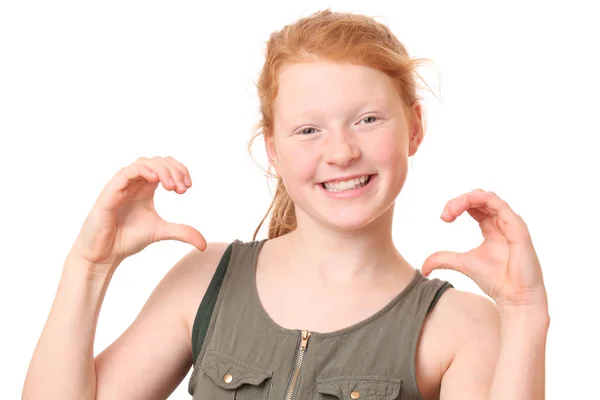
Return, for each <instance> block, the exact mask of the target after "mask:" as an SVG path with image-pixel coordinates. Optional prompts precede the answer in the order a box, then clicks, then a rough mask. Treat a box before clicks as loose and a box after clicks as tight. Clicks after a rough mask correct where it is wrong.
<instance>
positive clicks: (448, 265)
mask: <svg viewBox="0 0 600 400" xmlns="http://www.w3.org/2000/svg"><path fill="white" fill-rule="evenodd" d="M465 261H466V255H465V254H464V253H455V252H452V251H439V252H437V253H433V254H432V255H430V256H429V257H427V259H426V260H425V261H424V262H423V267H422V268H421V271H422V273H423V275H424V276H426V277H428V276H429V274H431V272H432V271H433V270H436V269H451V270H454V271H458V272H460V273H462V274H464V275H466V276H468V277H469V278H471V271H469V269H468V268H467V263H466V262H465Z"/></svg>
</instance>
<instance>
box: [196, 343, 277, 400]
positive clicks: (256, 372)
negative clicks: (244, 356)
mask: <svg viewBox="0 0 600 400" xmlns="http://www.w3.org/2000/svg"><path fill="white" fill-rule="evenodd" d="M199 370H200V371H199V372H200V375H199V376H198V377H197V381H196V383H195V385H194V399H211V400H226V399H229V400H233V399H235V400H250V399H252V400H254V399H264V400H266V399H267V395H268V393H269V388H270V384H271V377H272V376H273V373H272V372H269V371H265V370H263V369H262V368H259V367H257V366H253V365H250V364H247V363H245V362H242V361H240V360H237V359H236V358H234V357H232V356H230V355H227V354H223V353H220V352H218V351H215V350H209V351H208V352H207V353H206V354H205V356H204V359H203V360H202V363H201V364H200V366H199Z"/></svg>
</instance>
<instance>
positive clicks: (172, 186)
mask: <svg viewBox="0 0 600 400" xmlns="http://www.w3.org/2000/svg"><path fill="white" fill-rule="evenodd" d="M136 163H137V164H143V165H146V166H148V168H150V169H151V170H152V171H153V172H155V173H156V174H157V175H158V176H159V177H160V182H161V183H162V185H163V187H164V188H165V190H169V191H170V190H175V191H177V184H176V183H175V180H174V179H173V177H172V172H171V169H170V168H169V167H168V165H167V164H166V163H165V162H163V161H162V160H161V159H160V158H159V157H152V158H145V157H142V158H139V159H138V160H137V161H136Z"/></svg>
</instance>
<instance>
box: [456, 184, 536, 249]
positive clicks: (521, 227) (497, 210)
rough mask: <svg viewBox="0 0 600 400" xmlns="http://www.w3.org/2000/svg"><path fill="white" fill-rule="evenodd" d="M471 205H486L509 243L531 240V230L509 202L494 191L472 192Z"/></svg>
mask: <svg viewBox="0 0 600 400" xmlns="http://www.w3.org/2000/svg"><path fill="white" fill-rule="evenodd" d="M467 201H468V203H469V206H470V207H473V208H481V207H485V208H486V209H487V210H489V215H491V216H495V217H497V218H496V225H497V226H498V228H499V229H500V231H501V232H502V234H503V235H504V237H505V238H506V240H507V242H508V243H509V244H512V243H515V242H522V241H526V240H530V236H529V230H528V229H527V225H526V224H525V223H524V221H523V219H522V218H520V217H519V216H518V215H517V214H516V213H515V212H514V211H513V209H512V208H511V207H510V206H509V205H508V203H507V202H505V201H504V200H502V199H501V198H500V197H498V195H497V194H495V193H492V192H483V193H471V194H469V195H468V196H467Z"/></svg>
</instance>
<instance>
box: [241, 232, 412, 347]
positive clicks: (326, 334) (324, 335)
mask: <svg viewBox="0 0 600 400" xmlns="http://www.w3.org/2000/svg"><path fill="white" fill-rule="evenodd" d="M268 240H269V239H263V240H261V241H258V242H257V244H256V251H255V252H254V255H253V256H252V263H251V266H250V267H251V273H250V276H251V278H250V280H251V286H252V297H253V300H254V303H255V306H256V308H257V309H258V310H259V314H260V315H261V316H262V318H263V319H264V320H265V321H266V322H267V323H268V324H269V325H270V326H271V327H272V328H274V329H275V330H276V331H278V332H281V333H283V334H286V335H298V334H299V333H300V332H302V329H291V328H285V327H283V326H281V325H279V324H278V323H277V322H275V321H274V320H273V319H272V318H271V316H270V315H269V313H268V312H267V310H266V309H265V308H264V307H263V304H262V302H261V301H260V297H259V295H258V285H257V282H256V268H257V266H258V256H259V254H260V252H261V250H262V247H263V245H264V244H265V243H266V242H267V241H268ZM422 277H423V274H422V273H421V271H420V270H418V269H416V268H415V272H414V274H413V277H412V279H411V280H410V282H409V283H408V284H407V285H406V286H405V287H404V289H402V291H400V293H398V294H397V295H396V296H394V298H393V299H392V300H390V301H389V302H388V303H387V304H386V305H384V306H383V307H382V308H380V309H379V310H378V311H376V312H375V313H374V314H371V315H370V316H369V317H367V318H365V319H363V320H361V321H359V322H356V323H354V324H352V325H350V326H347V327H345V328H341V329H338V330H335V331H331V332H316V331H310V334H311V340H319V339H327V338H331V337H335V336H340V335H344V334H347V333H350V332H353V331H355V330H358V329H360V328H362V327H364V326H367V325H369V324H370V323H371V322H373V321H375V320H377V319H379V318H381V317H383V316H384V315H385V314H386V313H387V312H388V311H390V310H391V309H392V308H393V307H394V306H395V305H396V304H397V303H399V302H400V301H401V300H402V299H404V298H405V297H406V296H407V295H408V293H410V291H411V290H412V289H413V288H414V287H415V286H416V284H417V283H418V282H419V281H420V280H421V278H422Z"/></svg>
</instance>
